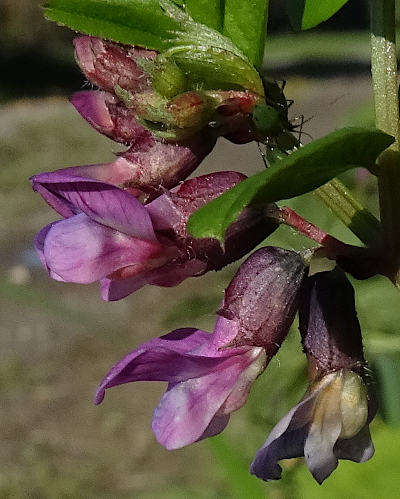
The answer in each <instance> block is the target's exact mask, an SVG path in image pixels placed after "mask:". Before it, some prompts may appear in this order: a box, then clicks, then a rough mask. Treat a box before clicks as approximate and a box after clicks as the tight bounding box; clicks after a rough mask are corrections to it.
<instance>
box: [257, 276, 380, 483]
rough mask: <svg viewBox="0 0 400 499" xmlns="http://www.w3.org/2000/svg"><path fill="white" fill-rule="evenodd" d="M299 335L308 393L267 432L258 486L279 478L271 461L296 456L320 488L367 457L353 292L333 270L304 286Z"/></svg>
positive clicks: (368, 404) (370, 408)
mask: <svg viewBox="0 0 400 499" xmlns="http://www.w3.org/2000/svg"><path fill="white" fill-rule="evenodd" d="M300 332H301V334H302V340H303V348H304V352H305V353H306V355H307V357H308V361H309V370H310V386H309V388H308V390H307V392H306V394H305V395H304V397H303V398H302V400H301V401H300V402H299V403H298V404H297V405H296V406H295V407H294V408H293V409H291V410H290V411H289V412H288V413H287V414H286V415H285V416H284V417H283V418H282V419H281V420H280V421H279V423H278V424H277V425H276V426H275V427H274V428H273V430H272V431H271V433H270V435H269V436H268V438H267V440H266V442H265V444H264V445H263V446H262V447H261V449H259V451H258V452H257V454H256V456H255V459H254V461H253V463H252V465H251V472H252V473H253V474H255V475H256V476H258V477H259V478H262V479H263V480H276V479H279V478H280V476H281V467H280V466H279V465H278V461H280V460H281V459H287V458H293V457H300V456H304V458H305V461H306V464H307V466H308V468H309V470H310V471H311V473H312V475H313V476H314V478H315V479H316V480H317V482H319V483H322V482H323V481H324V480H325V479H326V478H327V477H328V476H329V475H330V474H331V473H332V471H333V470H334V469H335V468H336V467H337V465H338V460H339V459H349V460H352V461H355V462H364V461H367V460H368V459H370V458H371V457H372V455H373V453H374V447H373V444H372V441H371V437H370V433H369V429H368V424H369V422H370V421H371V420H372V419H373V417H374V416H375V412H376V408H375V407H374V403H373V398H372V396H371V394H370V393H369V392H370V390H369V387H368V386H367V385H366V380H365V376H364V372H365V366H366V364H365V361H364V357H363V351H362V340H361V330H360V326H359V323H358V320H357V315H356V311H355V304H354V292H353V288H352V286H351V284H350V282H349V281H348V280H347V278H346V276H345V274H344V273H343V272H342V271H340V270H339V269H336V270H333V271H331V272H321V273H318V274H316V275H315V276H313V277H310V278H308V279H307V281H306V284H305V286H304V290H303V293H302V300H301V305H300Z"/></svg>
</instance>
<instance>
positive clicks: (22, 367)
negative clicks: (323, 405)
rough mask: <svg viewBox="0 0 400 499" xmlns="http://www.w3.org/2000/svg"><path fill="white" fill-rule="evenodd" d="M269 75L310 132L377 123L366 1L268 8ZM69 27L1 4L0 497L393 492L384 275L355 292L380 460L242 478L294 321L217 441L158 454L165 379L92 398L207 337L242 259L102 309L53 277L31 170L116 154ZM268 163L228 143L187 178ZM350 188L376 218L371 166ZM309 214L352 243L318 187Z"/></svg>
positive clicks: (392, 363) (399, 476)
mask: <svg viewBox="0 0 400 499" xmlns="http://www.w3.org/2000/svg"><path fill="white" fill-rule="evenodd" d="M270 25H271V29H270V34H271V36H270V37H269V39H268V42H267V45H266V51H265V67H264V70H265V71H266V73H268V74H269V75H271V76H274V77H275V78H277V79H281V80H287V85H286V90H285V92H286V96H287V98H288V99H294V101H295V104H294V105H293V106H292V108H291V118H292V119H293V120H300V121H301V120H304V121H305V124H304V126H303V132H304V136H303V139H304V140H305V141H306V140H307V137H311V138H317V137H319V136H321V135H324V134H326V133H329V132H330V131H332V130H333V129H334V128H336V127H339V126H344V125H349V124H356V125H369V124H372V123H373V110H372V97H371V89H370V86H371V84H370V79H369V35H368V31H367V29H368V13H367V9H366V2H364V1H361V0H360V1H356V0H352V1H350V2H349V4H348V5H347V6H346V7H345V8H343V9H342V10H341V11H340V12H339V13H338V15H336V16H335V17H334V18H333V19H332V20H330V21H329V22H328V23H325V25H324V26H322V27H320V28H319V29H318V30H311V31H310V32H306V33H302V34H294V33H292V32H291V30H290V28H289V26H288V24H287V21H286V18H285V16H284V13H283V9H282V6H281V2H280V1H279V0H274V1H272V11H271V22H270ZM73 36H74V33H72V32H71V31H69V30H67V29H64V28H61V27H57V26H56V25H54V24H51V23H49V22H46V21H44V20H43V18H42V12H41V9H40V7H39V6H38V2H36V1H34V0H19V1H18V2H15V1H13V0H0V43H1V51H0V75H1V76H0V160H1V161H0V163H1V169H0V211H1V213H2V216H1V218H0V224H1V231H0V252H1V258H0V268H1V275H0V279H1V280H0V313H1V318H2V319H1V322H0V352H1V354H0V355H1V363H0V392H1V393H0V400H1V411H0V427H1V445H0V498H1V499H3V498H4V499H19V498H29V499H36V498H37V499H54V498H76V499H79V498H85V499H91V498H96V499H106V498H141V499H146V498H153V497H160V498H163V499H169V498H171V499H175V498H178V499H179V498H186V497H190V498H199V499H201V498H204V499H212V498H249V499H258V498H273V499H278V498H279V499H280V498H285V499H286V498H293V499H312V498H320V497H324V498H332V499H333V498H335V499H337V498H348V497H350V496H351V497H352V498H353V499H361V498H369V497H385V498H389V499H390V498H396V497H398V490H400V453H399V444H400V428H399V426H398V425H399V424H400V391H399V384H400V368H399V359H400V337H399V336H398V335H396V332H397V328H398V324H399V323H400V307H399V295H398V291H396V290H395V289H394V288H393V287H392V285H391V284H390V283H389V282H388V281H387V280H386V279H384V278H374V279H370V280H368V281H363V282H357V283H355V286H356V293H357V303H358V310H359V316H360V320H361V323H362V326H363V331H364V336H365V347H366V356H367V358H368V359H369V361H370V364H371V367H372V369H373V371H374V377H375V382H376V384H377V387H378V388H379V393H380V402H381V411H380V414H379V416H378V417H377V418H376V420H375V421H374V423H373V425H372V432H373V437H374V442H375V446H376V455H375V457H374V458H373V459H372V460H371V461H370V462H368V463H365V464H362V465H356V464H353V463H348V462H341V463H340V465H339V468H338V470H337V471H336V472H335V473H334V474H333V475H332V476H331V477H330V478H329V479H328V480H327V481H326V482H325V483H324V485H323V486H322V487H320V486H318V485H317V484H316V483H315V482H314V481H313V479H312V478H311V477H310V475H309V474H308V472H307V470H306V469H305V466H304V464H303V462H302V460H301V459H297V460H289V461H287V462H285V463H283V468H284V471H283V479H282V480H281V481H280V482H276V483H268V484H265V483H263V482H260V481H258V480H257V479H255V478H254V477H251V476H250V475H249V474H248V471H247V470H248V466H249V463H250V462H251V459H252V457H253V455H254V453H255V451H256V450H257V449H258V448H259V447H260V446H261V445H262V443H263V442H264V440H265V438H266V436H267V434H268V432H269V431H270V430H271V428H272V426H273V425H274V424H275V423H276V422H277V421H278V420H279V419H280V418H281V417H282V416H283V415H284V414H285V413H286V412H287V411H288V410H289V409H290V408H291V407H292V406H293V405H294V404H295V403H296V402H297V401H298V400H299V399H300V398H301V396H302V394H303V392H304V390H305V389H306V386H307V381H306V367H305V362H304V359H303V356H302V354H301V351H300V350H301V349H300V346H299V335H298V332H297V330H296V327H293V330H292V331H291V333H290V335H289V338H288V340H287V341H286V342H285V343H284V345H283V347H282V348H281V350H280V352H279V354H278V355H277V356H276V358H275V359H274V360H273V361H272V362H271V364H270V366H269V367H268V369H267V371H266V372H265V373H264V374H263V375H262V376H261V377H260V378H259V379H258V380H257V382H256V383H255V385H254V388H253V390H252V393H251V396H250V399H249V402H248V403H247V404H246V406H245V407H243V408H242V409H241V410H240V411H238V412H237V413H235V414H234V415H233V417H232V419H231V423H230V425H229V427H228V429H227V430H226V431H225V432H224V433H223V434H222V435H220V436H218V437H215V438H213V439H209V440H208V441H204V442H201V443H198V444H195V445H193V446H191V447H190V448H187V449H182V450H179V451H173V452H168V451H166V450H164V449H163V448H162V447H160V446H159V445H158V444H157V442H156V441H155V438H154V436H153V435H152V433H151V430H150V420H151V414H152V410H153V408H154V407H155V405H156V404H157V402H158V399H159V397H160V395H161V394H162V393H163V390H164V386H163V385H162V384H161V383H153V384H150V383H148V384H146V383H136V384H134V385H126V386H121V387H118V388H115V389H113V390H110V391H109V392H108V394H107V397H106V399H105V401H104V403H103V404H102V405H101V406H99V407H95V406H94V405H93V403H92V397H93V394H94V391H95V389H96V387H97V384H98V382H99V381H100V380H101V378H102V377H103V375H104V374H105V373H106V371H107V370H108V369H109V368H110V367H111V366H112V365H113V364H114V363H115V362H116V361H117V360H119V359H120V357H121V356H123V355H124V354H125V353H126V352H127V351H129V350H131V349H133V348H135V347H136V346H137V345H139V344H140V343H141V342H143V341H145V340H147V339H149V338H150V337H153V336H158V335H160V334H163V333H166V332H168V331H170V330H172V329H175V328H177V327H183V326H193V327H200V328H203V329H206V330H212V328H213V324H214V320H215V310H217V308H218V305H219V302H220V300H221V298H222V293H223V289H224V288H225V287H226V285H227V284H228V282H229V280H230V278H231V277H232V275H233V274H234V272H235V270H236V268H237V265H232V266H230V267H228V268H226V269H224V270H223V271H221V272H219V273H213V274H209V275H206V276H204V277H202V278H198V279H192V280H188V281H186V282H185V283H183V284H182V285H181V286H179V287H178V288H173V289H168V290H165V289H162V288H156V287H147V288H144V289H142V290H141V291H139V292H137V293H136V294H135V295H133V296H130V297H128V298H126V299H125V300H123V301H121V302H115V303H103V302H102V301H101V300H100V297H99V292H98V288H97V286H96V285H91V286H79V285H68V284H62V283H58V282H55V281H52V280H50V279H49V278H48V277H47V275H46V274H45V272H44V271H43V270H42V269H41V267H40V264H39V262H38V259H37V258H36V255H35V253H34V251H33V248H32V241H33V237H34V235H35V233H36V232H37V231H38V230H39V229H40V228H41V227H42V226H44V225H45V224H47V223H49V222H50V221H53V220H54V213H53V212H52V211H51V210H50V209H49V208H48V207H47V206H46V205H45V203H44V202H43V201H42V200H41V198H39V196H37V195H35V194H34V193H33V192H32V191H31V189H30V185H29V182H28V177H29V176H30V175H32V174H34V173H38V172H40V171H48V170H55V169H57V168H62V167H66V166H73V165H78V164H86V163H96V162H106V161H110V160H111V159H112V157H113V154H114V153H115V152H116V151H117V149H116V145H115V144H114V143H112V142H110V141H109V140H108V139H106V138H105V137H102V136H100V135H99V134H97V133H96V132H95V131H94V130H92V129H91V128H90V126H89V125H88V124H87V123H86V122H85V121H84V120H83V119H81V118H80V117H79V115H78V114H77V113H76V111H75V110H74V109H73V107H72V106H71V105H70V104H69V102H68V100H67V97H68V95H70V94H71V93H72V92H73V91H76V90H79V89H81V88H82V87H83V86H84V84H85V82H84V79H83V77H82V76H81V75H80V73H79V71H78V70H77V68H76V66H75V63H74V60H73V49H72V44H71V40H72V38H73ZM228 168H229V169H233V170H235V169H236V170H240V171H244V172H245V173H253V172H255V171H257V170H259V169H261V168H262V161H261V159H260V152H259V151H258V149H257V146H255V145H251V146H235V145H232V144H230V143H228V142H226V141H225V140H223V139H221V140H220V142H219V144H218V146H217V148H216V149H215V150H214V151H213V153H212V154H211V155H210V156H209V157H208V158H207V159H206V161H205V162H204V164H202V165H201V167H200V168H199V170H198V171H197V172H196V173H197V174H203V173H207V172H209V171H215V170H218V169H228ZM344 181H345V182H346V183H347V184H348V185H349V186H350V187H352V188H354V190H355V192H356V193H357V195H358V197H359V198H361V199H362V201H363V202H364V203H365V204H367V205H368V207H369V208H370V209H371V210H373V211H374V212H375V213H376V210H377V206H376V186H375V183H374V179H373V178H372V177H370V176H368V175H367V174H366V172H362V171H360V172H355V173H354V172H353V173H352V174H351V175H348V176H347V177H346V178H345V179H344ZM291 204H292V206H294V207H295V208H296V210H298V211H299V212H300V213H301V214H302V215H303V216H305V217H307V218H309V219H310V220H311V221H313V222H314V223H317V224H319V225H321V226H322V227H323V228H324V229H325V230H328V231H330V232H331V233H333V234H334V235H336V236H337V237H340V238H342V239H343V240H345V241H347V242H351V243H356V244H357V240H356V239H355V238H354V236H352V234H351V233H350V232H349V231H348V230H347V229H346V228H345V227H343V226H342V225H341V224H340V223H339V222H336V221H335V219H334V218H333V216H331V215H330V213H329V212H328V210H327V209H325V207H324V206H323V205H322V204H321V203H320V201H319V200H318V199H316V198H314V197H313V195H306V196H303V197H301V198H298V199H296V200H294V201H293V202H292V203H291ZM268 244H277V245H280V246H283V247H287V248H292V247H295V248H297V249H304V248H306V247H308V246H309V245H310V243H309V241H307V240H305V239H302V238H300V237H297V236H296V235H295V234H294V233H293V232H292V231H291V230H290V229H287V228H285V227H282V228H280V229H279V230H278V231H277V232H276V233H275V235H274V236H273V237H272V238H271V239H269V241H268Z"/></svg>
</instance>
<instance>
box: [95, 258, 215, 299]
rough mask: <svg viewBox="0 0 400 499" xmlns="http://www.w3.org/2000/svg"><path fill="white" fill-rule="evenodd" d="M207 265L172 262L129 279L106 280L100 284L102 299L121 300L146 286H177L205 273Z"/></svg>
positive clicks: (191, 261)
mask: <svg viewBox="0 0 400 499" xmlns="http://www.w3.org/2000/svg"><path fill="white" fill-rule="evenodd" d="M206 265H207V264H206V263H204V262H201V261H199V260H189V261H186V262H183V263H179V262H176V261H172V262H171V263H166V264H165V265H163V266H161V267H158V268H155V269H152V270H149V271H148V272H144V273H141V274H138V275H135V276H133V277H131V278H128V279H119V280H112V279H108V278H105V279H102V280H101V282H100V285H101V297H102V298H103V300H105V301H116V300H121V299H122V298H125V297H126V296H128V295H130V294H131V293H134V292H135V291H137V290H138V289H140V288H142V287H143V286H145V285H146V284H153V285H156V286H163V287H172V286H177V285H178V284H180V283H181V282H182V281H184V280H185V279H187V278H188V277H192V276H195V275H197V274H200V273H202V272H204V270H205V269H206Z"/></svg>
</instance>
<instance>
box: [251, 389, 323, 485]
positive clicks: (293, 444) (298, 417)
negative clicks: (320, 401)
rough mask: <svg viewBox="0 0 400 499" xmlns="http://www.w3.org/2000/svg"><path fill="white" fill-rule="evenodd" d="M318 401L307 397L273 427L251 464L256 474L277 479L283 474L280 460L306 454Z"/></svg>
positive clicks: (252, 471)
mask: <svg viewBox="0 0 400 499" xmlns="http://www.w3.org/2000/svg"><path fill="white" fill-rule="evenodd" d="M315 402H316V394H315V393H314V394H310V395H307V396H306V397H304V398H303V400H302V401H301V402H299V403H298V404H297V405H296V406H295V407H293V408H292V409H291V410H290V411H289V412H288V413H287V414H286V415H285V416H284V417H283V418H282V419H281V420H280V421H279V422H278V424H277V425H275V426H274V428H273V429H272V431H271V433H270V434H269V435H268V438H267V440H266V441H265V443H264V445H263V446H262V447H261V448H260V449H259V450H258V451H257V453H256V455H255V458H254V460H253V462H252V464H251V468H250V472H251V473H252V474H253V475H256V476H257V477H258V478H261V479H262V480H265V481H268V480H278V479H279V478H280V477H281V471H282V470H281V467H280V466H279V465H278V461H280V460H281V459H290V458H293V457H299V456H302V455H303V453H304V452H303V449H304V442H305V439H306V436H307V433H308V428H309V422H310V421H311V418H312V413H313V410H314V406H315Z"/></svg>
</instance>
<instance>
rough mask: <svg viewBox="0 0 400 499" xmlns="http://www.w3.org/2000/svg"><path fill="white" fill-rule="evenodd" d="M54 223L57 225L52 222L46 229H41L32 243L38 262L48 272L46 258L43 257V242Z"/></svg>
mask: <svg viewBox="0 0 400 499" xmlns="http://www.w3.org/2000/svg"><path fill="white" fill-rule="evenodd" d="M56 223H58V222H54V223H52V224H50V225H46V227H43V229H41V230H40V231H39V232H38V233H37V234H36V236H35V239H34V242H33V245H34V248H35V250H36V253H37V255H38V257H39V260H40V262H41V263H42V265H43V267H44V268H45V269H46V270H47V271H49V268H48V267H47V263H46V257H45V256H44V242H45V240H46V237H47V234H48V233H49V231H50V230H51V228H52V227H53V225H54V224H56Z"/></svg>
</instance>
